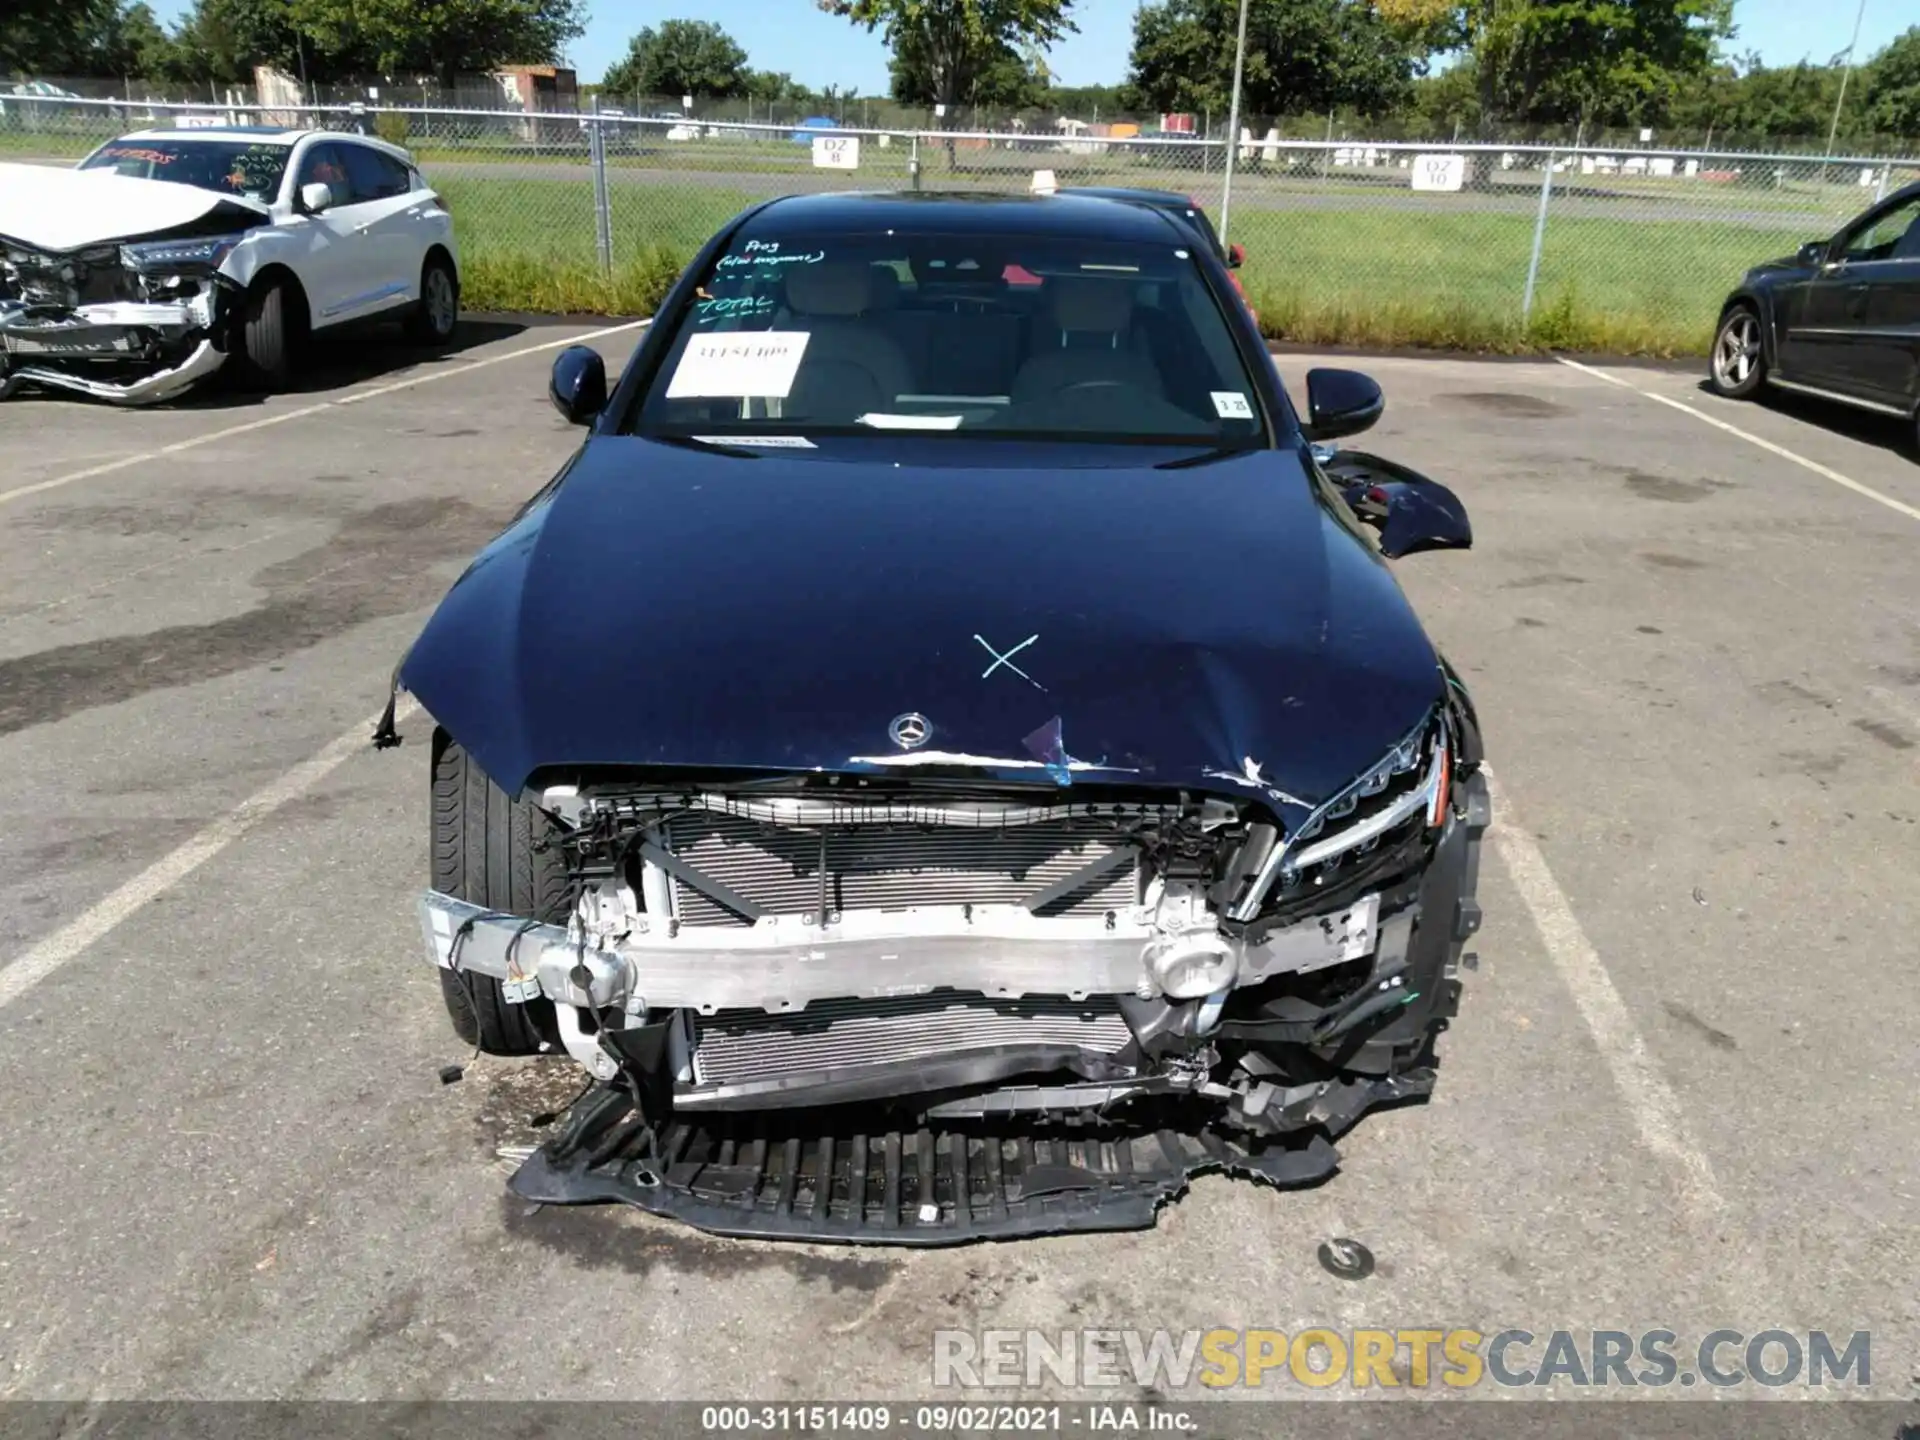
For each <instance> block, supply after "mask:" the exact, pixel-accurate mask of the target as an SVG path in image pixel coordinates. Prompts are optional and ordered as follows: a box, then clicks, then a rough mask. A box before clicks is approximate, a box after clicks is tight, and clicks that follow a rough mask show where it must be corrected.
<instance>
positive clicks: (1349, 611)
mask: <svg viewBox="0 0 1920 1440" xmlns="http://www.w3.org/2000/svg"><path fill="white" fill-rule="evenodd" d="M853 443H854V444H857V445H859V446H860V447H861V448H859V449H858V450H853V451H848V452H846V453H851V454H857V455H858V456H859V457H860V458H859V459H858V461H854V462H849V461H848V460H846V459H844V458H842V456H840V455H836V454H835V453H834V451H833V449H832V447H831V442H824V443H823V445H822V448H821V449H820V450H819V451H818V452H815V453H811V454H807V453H804V452H803V453H801V454H796V453H795V452H791V451H779V450H772V451H768V452H767V453H766V454H765V455H764V456H763V457H762V458H758V459H741V458H737V457H730V456H726V455H718V454H713V453H709V452H699V451H689V450H684V449H679V448H674V447H669V446H665V445H660V444H657V443H654V442H650V441H646V440H640V439H633V438H627V437H619V436H599V437H595V438H593V439H591V440H590V441H589V442H588V443H587V445H586V446H585V447H584V448H583V449H582V451H581V452H580V453H579V455H577V456H576V458H575V462H574V463H573V465H572V466H571V468H570V469H569V470H568V471H567V472H565V473H564V474H563V476H562V477H561V479H560V480H559V482H558V483H557V485H556V486H555V487H553V488H552V490H551V491H550V493H548V494H547V495H546V496H544V497H543V498H542V499H541V500H539V501H538V502H537V503H536V504H535V505H534V506H533V507H532V508H531V509H530V510H529V511H528V512H527V513H526V514H525V515H524V516H523V517H522V518H521V519H520V521H519V522H518V523H516V524H515V525H514V526H513V527H512V528H511V529H509V530H508V531H507V532H506V533H505V534H504V535H502V536H501V537H500V538H499V539H498V540H496V541H495V542H494V543H493V544H492V545H491V546H489V547H488V549H487V550H485V551H484V552H483V553H482V554H481V556H480V557H479V558H478V559H477V560H476V561H475V562H474V564H473V565H472V566H471V567H470V569H469V570H468V572H467V573H466V575H465V576H463V577H462V579H461V580H460V581H459V582H458V583H457V584H456V585H455V586H454V588H453V590H452V591H451V592H450V593H449V594H448V596H447V598H446V599H445V600H444V601H443V602H442V604H441V606H440V608H439V610H438V611H437V612H436V613H435V615H434V616H433V617H432V619H431V620H430V621H429V622H428V624H427V627H426V629H425V630H424V632H423V633H422V635H421V636H420V638H419V640H418V641H417V642H416V643H415V645H414V647H413V649H412V650H411V651H410V652H409V654H408V656H407V658H406V660H405V662H404V663H403V666H402V668H401V672H400V677H399V678H400V683H401V684H402V686H403V687H404V688H406V689H408V690H410V691H411V692H413V694H415V695H416V696H417V697H418V698H419V699H420V701H421V702H422V703H423V704H424V705H425V706H426V708H427V710H428V711H429V712H430V713H431V714H432V715H434V717H435V718H436V719H437V720H438V721H439V722H440V723H441V724H442V725H444V726H445V727H446V728H447V729H448V730H449V731H450V732H451V733H452V735H453V736H454V738H455V739H457V740H459V741H460V742H461V744H462V745H464V746H465V747H466V748H467V750H468V751H469V753H470V754H472V755H473V757H474V758H475V760H476V761H477V762H478V763H479V764H480V765H481V766H482V768H483V769H485V770H486V771H487V772H488V773H489V774H490V775H491V776H492V777H493V779H494V780H495V782H496V783H498V784H500V785H501V786H502V787H503V788H504V789H506V790H507V791H508V792H509V793H515V792H517V791H519V790H520V789H521V788H523V786H524V784H525V782H526V780H527V779H528V778H529V776H531V775H532V774H533V772H535V771H536V770H539V769H542V768H544V767H550V766H580V767H587V766H671V767H676V768H678V767H691V766H715V767H730V768H731V767H746V768H767V769H776V770H801V771H805V770H829V771H849V770H851V771H864V772H867V773H876V774H883V773H890V774H897V775H912V774H915V773H919V774H929V773H934V770H935V769H937V768H938V767H953V768H954V769H961V770H965V771H966V772H967V773H972V774H976V775H978V776H980V777H982V778H985V777H987V776H993V777H995V778H1003V779H1010V780H1025V781H1029V782H1032V781H1039V782H1041V783H1048V782H1051V783H1053V784H1057V785H1069V784H1084V783H1087V782H1095V783H1099V782H1113V783H1122V784H1128V785H1150V786H1156V787H1160V786H1164V787H1174V786H1179V787H1189V788H1195V789H1202V790H1209V791H1214V792H1226V793H1244V794H1247V795H1248V797H1249V798H1260V799H1263V800H1266V801H1268V802H1269V803H1275V804H1278V803H1283V802H1284V801H1285V800H1287V799H1292V800H1294V801H1296V802H1303V803H1307V804H1312V803H1316V802H1318V801H1319V800H1321V799H1324V798H1326V797H1327V796H1328V795H1330V794H1331V793H1332V792H1334V791H1335V790H1337V789H1339V788H1340V787H1341V786H1342V785H1344V784H1346V783H1347V782H1348V781H1350V780H1351V779H1352V778H1353V777H1354V776H1355V775H1356V774H1358V773H1359V772H1360V771H1361V770H1363V769H1364V768H1365V767H1366V766H1367V765H1369V764H1370V763H1372V762H1373V761H1375V760H1377V759H1379V758H1380V756H1381V755H1382V754H1383V753H1385V751H1386V750H1387V749H1388V748H1390V746H1391V745H1392V744H1393V743H1394V742H1396V741H1397V740H1399V739H1400V738H1401V737H1402V736H1404V735H1405V734H1406V732H1407V731H1408V730H1409V729H1410V728H1411V727H1412V726H1414V725H1415V724H1417V723H1418V722H1419V720H1420V717H1421V715H1422V714H1423V713H1425V711H1426V710H1427V709H1428V708H1429V707H1431V706H1432V705H1433V703H1434V702H1435V700H1436V699H1437V698H1438V697H1439V695H1440V693H1441V688H1442V682H1441V676H1440V672H1439V668H1438V659H1437V656H1436V655H1435V653H1434V650H1433V648H1432V646H1431V644H1430V643H1429V642H1428V640H1427V638H1426V636H1425V635H1424V633H1423V632H1422V631H1421V629H1420V626H1419V624H1418V622H1417V621H1416V620H1415V618H1414V615H1413V613H1412V610H1411V608H1410V607H1409V605H1408V604H1407V602H1406V599H1405V597H1404V596H1403V595H1402V593H1401V591H1400V588H1399V586H1398V584H1397V583H1396V581H1395V580H1394V578H1393V577H1392V575H1391V574H1390V573H1389V571H1388V570H1387V568H1386V566H1385V564H1384V563H1383V562H1382V561H1381V560H1380V559H1379V558H1378V557H1377V556H1376V555H1375V554H1374V553H1373V551H1372V550H1371V548H1370V547H1369V546H1368V545H1367V544H1366V543H1365V541H1363V540H1362V539H1360V538H1359V537H1357V536H1356V535H1355V534H1354V533H1352V532H1351V531H1349V530H1348V529H1346V528H1345V527H1344V526H1343V524H1342V523H1341V521H1340V520H1339V519H1337V518H1336V517H1335V515H1334V513H1333V512H1332V511H1331V510H1330V509H1328V508H1327V507H1326V506H1325V505H1324V504H1323V503H1321V502H1320V501H1318V500H1317V499H1316V498H1315V496H1314V493H1313V490H1312V487H1311V485H1310V483H1309V481H1308V479H1307V477H1306V475H1305V473H1304V471H1303V468H1302V463H1301V460H1300V458H1299V457H1298V456H1296V455H1294V454H1292V453H1289V452H1282V451H1260V452H1254V453H1249V454H1244V455H1240V456H1237V457H1233V458H1228V459H1224V460H1219V461H1216V462H1215V463H1211V464H1205V465H1199V466H1195V467H1192V468H1184V469H1176V470H1156V469H1154V468H1152V464H1151V462H1152V461H1153V460H1155V459H1164V458H1167V454H1166V453H1156V454H1149V455H1137V452H1136V453H1135V454H1129V453H1127V452H1117V451H1116V449H1115V448H1114V447H1101V450H1100V452H1099V453H1100V454H1102V455H1103V456H1104V465H1102V466H1101V467H1100V468H1091V467H1090V468H1062V467H1063V466H1067V467H1071V466H1073V465H1074V464H1075V463H1076V461H1075V460H1073V459H1063V458H1062V456H1061V451H1062V449H1063V447H1059V446H1046V447H1041V446H1029V447H1014V446H1011V445H1007V446H961V445H957V444H952V443H948V444H946V445H945V446H942V445H941V444H940V443H939V442H927V441H924V440H922V441H917V442H916V441H909V440H903V441H902V442H900V444H899V445H898V446H897V447H893V448H890V449H880V448H878V447H880V446H881V445H882V443H883V442H880V441H870V442H869V441H862V442H853ZM989 451H991V452H993V453H992V454H991V455H990V456H988V455H987V452H989ZM1116 453H1118V454H1119V455H1120V456H1121V457H1122V458H1121V461H1120V463H1121V464H1124V465H1125V466H1126V468H1112V466H1113V465H1114V463H1115V462H1114V457H1115V455H1116ZM1171 453H1173V454H1178V453H1181V452H1171ZM1186 453H1188V454H1190V453H1191V452H1190V451H1189V452H1186ZM963 456H964V457H968V458H967V459H966V460H965V462H964V463H962V461H961V460H960V458H959V457H963ZM1136 456H1137V458H1136ZM983 457H985V458H983ZM1077 463H1080V464H1086V463H1087V461H1086V458H1085V453H1084V452H1083V453H1082V455H1081V457H1080V459H1079V461H1078V462H1077ZM906 716H912V717H918V718H917V719H916V720H913V721H909V722H903V726H904V733H903V727H902V726H896V724H895V722H896V721H899V720H900V719H901V717H906ZM916 727H918V728H922V729H924V732H925V733H924V737H923V740H922V743H920V744H918V745H915V746H912V747H911V748H907V747H906V746H903V745H902V744H901V743H899V742H900V741H901V740H902V739H912V738H914V732H915V730H916ZM948 773H952V772H951V770H949V772H948Z"/></svg>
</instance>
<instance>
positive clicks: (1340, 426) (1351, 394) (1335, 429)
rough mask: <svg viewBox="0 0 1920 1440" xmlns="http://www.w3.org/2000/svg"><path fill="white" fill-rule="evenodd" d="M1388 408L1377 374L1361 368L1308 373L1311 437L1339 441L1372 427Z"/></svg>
mask: <svg viewBox="0 0 1920 1440" xmlns="http://www.w3.org/2000/svg"><path fill="white" fill-rule="evenodd" d="M1386 408H1387V397H1386V396H1385V395H1382V394H1381V393H1380V387H1379V386H1378V385H1377V384H1375V383H1374V381H1373V377H1372V376H1369V375H1362V374H1361V373H1360V372H1359V371H1358V370H1309V371H1308V372H1307V426H1306V432H1307V438H1308V439H1309V440H1337V439H1339V438H1340V437H1341V436H1342V435H1358V434H1359V433H1360V432H1361V431H1362V430H1367V429H1371V428H1372V426H1373V423H1374V422H1375V421H1376V420H1378V419H1379V418H1380V412H1381V411H1383V410H1385V409H1386Z"/></svg>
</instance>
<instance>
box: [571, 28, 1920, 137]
mask: <svg viewBox="0 0 1920 1440" xmlns="http://www.w3.org/2000/svg"><path fill="white" fill-rule="evenodd" d="M816 3H818V4H819V5H820V6H821V8H822V9H825V10H827V11H829V12H831V13H834V14H838V15H843V16H845V17H846V18H848V19H849V20H851V21H852V22H853V23H855V24H857V25H861V26H863V27H866V28H869V29H874V30H878V31H880V32H882V33H883V34H884V35H885V38H886V40H887V43H888V47H889V49H890V50H891V52H892V56H891V61H890V66H889V71H890V75H889V78H890V87H889V89H890V98H891V99H893V100H894V101H896V102H897V103H899V104H902V105H908V106H916V107H923V108H931V107H932V106H935V105H946V106H948V107H950V108H953V107H967V108H989V109H994V110H999V111H1014V112H1019V111H1027V112H1031V113H1052V114H1064V115H1075V116H1079V117H1081V118H1088V117H1090V116H1094V115H1100V114H1105V115H1118V114H1132V115H1157V114H1164V113H1169V112H1184V113H1188V114H1193V115H1203V116H1207V117H1209V118H1210V119H1212V120H1215V121H1218V120H1220V119H1222V118H1224V117H1225V115H1226V113H1227V108H1228V102H1229V98H1230V97H1229V94H1228V91H1229V87H1230V86H1231V84H1232V75H1233V53H1234V44H1235V33H1236V29H1237V19H1238V0H1154V3H1149V4H1145V5H1143V6H1141V7H1140V9H1139V10H1138V11H1136V13H1135V16H1134V22H1133V47H1132V53H1131V57H1130V65H1129V70H1128V75H1127V78H1126V79H1125V80H1124V81H1123V82H1120V83H1117V84H1114V85H1094V86H1079V87H1066V86H1061V85H1057V84H1055V83H1054V81H1053V79H1052V76H1051V75H1050V73H1049V71H1048V68H1047V65H1046V48H1047V46H1048V45H1050V44H1052V43H1053V42H1055V41H1057V40H1059V39H1060V38H1061V37H1062V36H1063V35H1065V34H1066V33H1068V32H1069V31H1071V30H1073V29H1074V23H1073V19H1072V15H1071V6H1070V0H816ZM1736 38H1737V37H1736V32H1735V29H1734V25H1733V6H1732V0H1534V3H1519V4H1516V3H1512V0H1504V3H1502V0H1249V6H1248V16H1247V57H1246V69H1245V77H1244V80H1243V99H1242V109H1243V112H1244V113H1245V114H1246V115H1247V116H1249V117H1253V118H1254V119H1256V120H1258V121H1259V122H1261V123H1265V122H1267V121H1271V120H1285V119H1287V118H1289V117H1299V116H1306V115H1315V116H1324V115H1328V114H1330V113H1338V114H1339V115H1340V116H1342V117H1343V118H1344V119H1346V120H1348V121H1350V122H1357V123H1366V122H1373V123H1377V124H1382V125H1392V126H1395V127H1397V128H1399V129H1401V130H1404V131H1406V132H1408V133H1417V134H1421V135H1429V136H1438V135H1447V134H1457V135H1460V136H1462V137H1463V138H1465V137H1472V136H1474V135H1479V134H1491V133H1502V134H1509V133H1512V132H1513V131H1515V130H1520V131H1523V132H1524V131H1526V130H1528V129H1533V130H1541V129H1546V128H1549V127H1551V128H1553V129H1555V130H1570V131H1580V130H1584V131H1585V132H1586V133H1588V134H1593V133H1596V132H1598V131H1602V130H1606V129H1609V128H1616V129H1617V128H1620V127H1634V128H1639V127H1646V128H1652V129H1655V130H1670V131H1678V132H1681V133H1684V134H1686V135H1689V136H1693V137H1701V136H1710V135H1714V134H1719V135H1721V136H1722V137H1724V138H1726V139H1727V140H1729V141H1731V140H1732V139H1733V138H1735V137H1737V136H1756V137H1757V136H1776V137H1780V138H1782V139H1812V138H1824V137H1825V136H1826V134H1827V131H1828V127H1829V126H1830V125H1831V124H1832V122H1833V117H1834V112H1835V106H1836V103H1837V102H1838V101H1839V100H1840V99H1841V95H1840V90H1841V85H1842V82H1843V79H1844V80H1845V83H1846V85H1847V100H1846V104H1845V106H1844V107H1843V108H1842V109H1841V112H1840V131H1839V133H1840V136H1841V137H1843V138H1846V137H1854V136H1879V137H1894V138H1902V137H1904V138H1905V140H1906V141H1907V143H1908V144H1910V145H1916V144H1920V26H1916V27H1914V28H1912V29H1910V30H1908V31H1907V32H1906V33H1905V34H1903V35H1901V36H1899V37H1898V38H1896V39H1895V40H1893V41H1892V42H1891V43H1890V44H1888V45H1887V46H1885V47H1884V48H1883V49H1881V50H1880V51H1879V52H1878V53H1877V54H1874V55H1870V56H1865V57H1862V58H1861V60H1860V63H1859V64H1857V65H1855V66H1853V67H1851V69H1852V73H1851V75H1850V76H1849V75H1848V73H1847V71H1848V68H1849V67H1847V66H1846V65H1845V64H1843V62H1842V57H1840V56H1835V57H1832V58H1831V59H1827V60H1823V61H1819V62H1816V61H1813V60H1803V61H1800V62H1798V63H1796V64H1792V65H1772V66H1770V65H1766V64H1764V63H1762V62H1761V60H1760V58H1759V56H1758V55H1757V54H1753V53H1750V52H1749V53H1738V52H1735V51H1733V50H1732V49H1731V48H1730V47H1731V43H1732V42H1733V41H1734V40H1735V39H1736ZM604 86H605V89H606V90H607V91H609V92H617V93H623V94H633V95H667V96H679V95H694V96H699V97H706V98H736V97H749V98H752V99H755V100H760V101H769V102H780V101H785V100H789V99H794V100H802V99H805V98H808V96H809V92H807V91H806V90H805V88H804V87H803V86H799V85H797V84H795V83H794V82H793V80H792V79H791V77H789V76H787V75H784V74H780V75H772V74H768V73H766V72H762V71H756V70H753V69H751V68H750V67H749V66H748V65H747V56H746V52H745V51H744V50H743V49H742V48H741V47H740V46H739V45H738V44H737V43H736V42H735V41H734V40H733V38H732V37H731V36H730V35H728V34H727V33H726V32H725V31H724V30H722V29H721V28H720V27H719V26H717V25H714V24H712V23H711V22H708V21H702V20H668V21H664V22H662V23H661V24H660V25H658V26H654V27H649V28H647V29H645V30H642V31H641V32H640V33H639V34H638V35H636V36H635V37H634V38H633V41H632V44H631V47H630V49H629V51H628V53H627V54H626V55H625V56H624V57H623V58H622V59H621V60H620V62H619V63H618V64H616V65H615V66H613V67H612V68H611V69H610V70H609V71H608V72H607V75H606V77H605V81H604ZM825 98H827V99H829V100H831V99H832V98H833V97H832V96H831V95H830V94H829V95H828V96H826V97H825ZM842 98H845V97H842Z"/></svg>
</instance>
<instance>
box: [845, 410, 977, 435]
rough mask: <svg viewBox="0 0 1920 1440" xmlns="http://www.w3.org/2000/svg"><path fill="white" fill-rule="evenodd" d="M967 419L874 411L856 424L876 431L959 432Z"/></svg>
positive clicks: (857, 420)
mask: <svg viewBox="0 0 1920 1440" xmlns="http://www.w3.org/2000/svg"><path fill="white" fill-rule="evenodd" d="M966 418H967V417H966V416H964V415H889V414H886V413H885V412H884V411H879V410H874V411H869V412H868V413H867V414H865V415H861V416H859V417H857V418H856V420H855V423H856V424H859V425H871V426H872V427H873V428H874V429H875V430H958V429H959V428H960V426H961V424H962V422H964V421H965V420H966Z"/></svg>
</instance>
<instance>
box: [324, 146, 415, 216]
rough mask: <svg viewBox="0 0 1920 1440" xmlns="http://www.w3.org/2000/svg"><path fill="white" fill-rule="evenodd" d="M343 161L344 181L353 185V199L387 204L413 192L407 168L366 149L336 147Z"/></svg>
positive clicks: (366, 147)
mask: <svg viewBox="0 0 1920 1440" xmlns="http://www.w3.org/2000/svg"><path fill="white" fill-rule="evenodd" d="M334 148H335V149H337V150H340V151H341V152H342V153H343V155H344V157H345V160H346V165H347V179H348V180H349V181H350V182H352V185H353V198H354V200H355V201H356V202H358V201H362V200H390V199H392V198H393V197H395V196H397V195H405V194H406V193H407V192H408V191H409V190H411V189H412V188H413V177H412V176H411V175H410V174H409V173H408V171H407V167H406V166H405V165H402V164H401V163H400V162H399V161H398V160H395V159H393V158H392V157H390V156H387V155H383V154H382V153H381V152H380V151H378V150H375V149H372V148H371V147H369V146H366V145H338V146H335V147H334Z"/></svg>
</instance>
